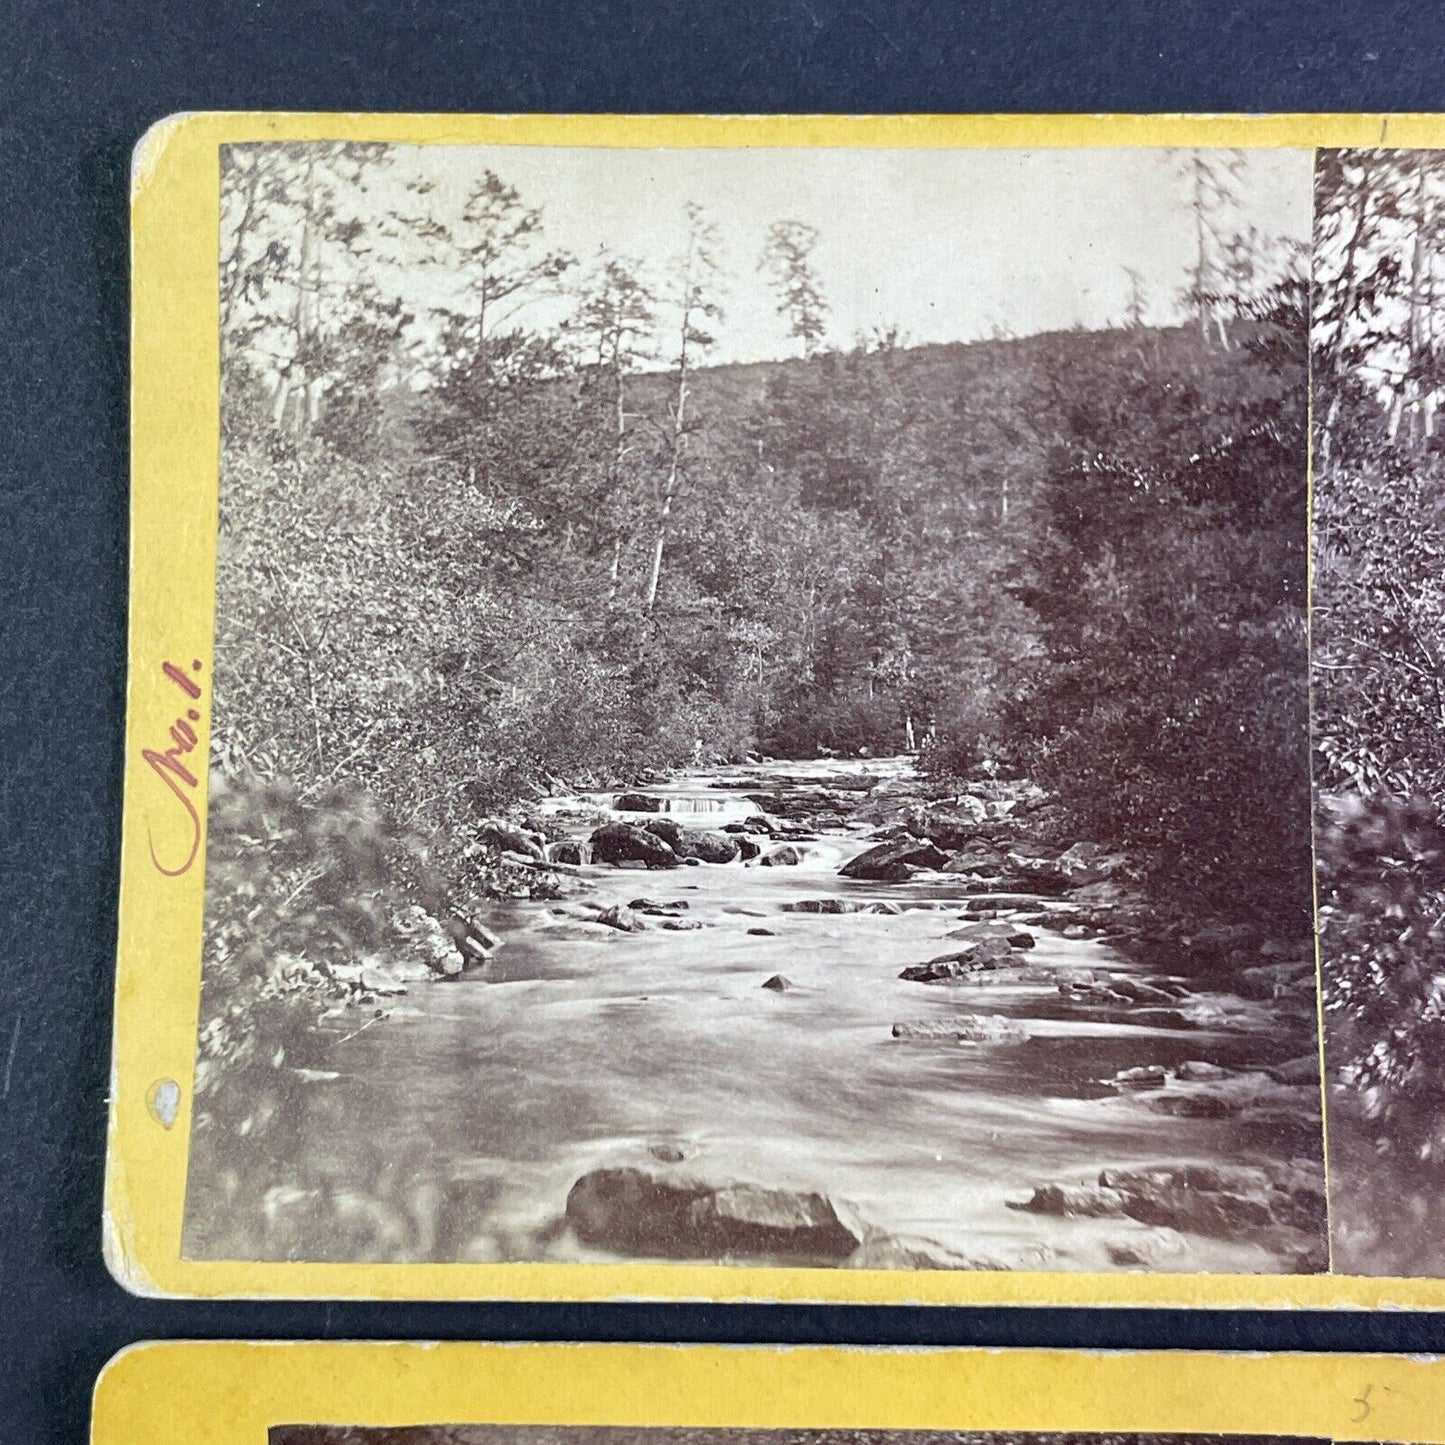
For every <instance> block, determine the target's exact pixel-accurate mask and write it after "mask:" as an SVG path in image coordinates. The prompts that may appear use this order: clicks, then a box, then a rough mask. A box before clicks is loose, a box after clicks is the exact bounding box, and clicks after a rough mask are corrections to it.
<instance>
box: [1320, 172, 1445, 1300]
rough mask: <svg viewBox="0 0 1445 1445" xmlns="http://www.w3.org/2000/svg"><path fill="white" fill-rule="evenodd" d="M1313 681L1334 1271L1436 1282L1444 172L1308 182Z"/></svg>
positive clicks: (1443, 945)
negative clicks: (1311, 225) (1311, 226)
mask: <svg viewBox="0 0 1445 1445" xmlns="http://www.w3.org/2000/svg"><path fill="white" fill-rule="evenodd" d="M1315 217H1316V218H1315V247H1314V266H1313V269H1314V278H1315V279H1314V300H1313V327H1312V342H1311V344H1312V351H1313V378H1314V379H1313V388H1314V428H1315V436H1314V452H1315V469H1314V528H1313V545H1314V590H1313V619H1314V629H1313V652H1312V673H1313V689H1314V712H1315V768H1316V774H1315V776H1316V783H1317V789H1318V806H1317V819H1316V847H1317V851H1318V860H1319V861H1318V866H1319V879H1320V896H1319V904H1320V907H1319V929H1320V960H1321V976H1322V981H1323V999H1324V1024H1325V1052H1326V1065H1327V1069H1328V1083H1329V1090H1328V1116H1329V1154H1330V1206H1331V1234H1332V1247H1333V1251H1334V1258H1335V1264H1336V1267H1337V1268H1339V1269H1342V1270H1347V1271H1349V1272H1350V1273H1354V1274H1369V1275H1396V1276H1402V1275H1439V1274H1441V1273H1445V1233H1442V1227H1445V1207H1442V1186H1445V966H1442V962H1441V958H1442V949H1445V820H1442V818H1441V815H1440V802H1441V800H1442V799H1445V690H1442V689H1445V570H1442V562H1445V437H1442V434H1441V431H1440V428H1439V425H1438V422H1439V416H1438V413H1439V407H1440V402H1441V399H1442V396H1445V283H1442V276H1441V272H1442V265H1441V263H1442V260H1445V157H1442V156H1441V154H1440V153H1439V152H1437V151H1428V150H1322V151H1320V152H1319V153H1318V160H1317V169H1316V176H1315Z"/></svg>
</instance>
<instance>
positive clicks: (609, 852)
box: [589, 823, 681, 868]
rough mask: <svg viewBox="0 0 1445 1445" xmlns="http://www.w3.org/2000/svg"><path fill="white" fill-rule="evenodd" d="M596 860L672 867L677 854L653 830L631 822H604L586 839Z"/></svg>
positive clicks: (654, 866) (648, 866)
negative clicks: (639, 826) (637, 826)
mask: <svg viewBox="0 0 1445 1445" xmlns="http://www.w3.org/2000/svg"><path fill="white" fill-rule="evenodd" d="M589 841H590V843H591V845H592V856H593V857H594V858H596V859H597V861H598V862H599V863H613V864H620V863H638V864H641V865H642V866H644V867H647V868H676V867H677V865H678V863H679V862H680V861H681V860H680V859H679V858H678V856H677V854H676V853H675V852H673V850H672V849H671V848H670V847H669V846H668V845H667V843H665V842H664V841H663V840H662V839H661V838H659V837H658V836H657V835H656V834H655V833H649V832H648V831H647V829H646V828H636V827H634V826H633V825H632V824H631V823H604V824H603V825H602V827H600V828H598V829H597V831H596V832H595V833H593V834H592V837H591V839H590V840H589Z"/></svg>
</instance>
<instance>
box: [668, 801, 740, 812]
mask: <svg viewBox="0 0 1445 1445" xmlns="http://www.w3.org/2000/svg"><path fill="white" fill-rule="evenodd" d="M659 801H660V802H661V803H662V811H663V812H664V813H735V812H736V811H737V803H736V801H735V800H734V799H732V798H662V799H659ZM751 811H754V812H756V811H757V810H756V809H752V810H751Z"/></svg>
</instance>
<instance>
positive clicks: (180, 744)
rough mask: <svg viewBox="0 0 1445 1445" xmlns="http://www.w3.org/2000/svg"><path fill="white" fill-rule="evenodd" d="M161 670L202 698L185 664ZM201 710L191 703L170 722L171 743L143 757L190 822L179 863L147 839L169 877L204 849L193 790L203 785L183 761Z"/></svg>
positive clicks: (182, 870)
mask: <svg viewBox="0 0 1445 1445" xmlns="http://www.w3.org/2000/svg"><path fill="white" fill-rule="evenodd" d="M200 670H201V664H200V661H199V659H198V660H197V661H195V662H192V663H191V672H193V673H199V672H200ZM161 671H162V672H163V673H165V675H166V676H167V677H168V678H169V679H170V680H171V681H172V682H173V683H175V685H176V686H177V687H178V688H180V690H181V691H182V692H183V693H184V694H185V695H186V696H187V697H188V698H190V699H191V701H192V702H199V701H200V697H201V686H200V683H199V682H197V681H196V680H195V678H193V677H191V676H190V675H189V674H188V673H187V672H186V671H185V670H184V669H183V668H180V667H177V666H176V664H175V663H174V662H167V663H164V664H162V666H161ZM200 720H201V714H200V710H199V709H198V708H195V707H188V708H187V709H186V711H185V715H184V716H182V717H178V718H177V719H176V720H175V722H173V723H172V724H171V745H170V747H168V748H166V749H165V750H164V751H161V750H160V749H158V748H146V749H145V750H144V751H143V752H142V753H141V757H142V758H144V759H145V761H146V762H147V763H149V764H150V767H151V770H152V771H153V772H154V773H155V775H156V776H157V777H158V778H159V779H160V780H161V782H163V783H164V784H165V785H166V787H167V788H169V789H170V790H171V792H172V793H173V794H174V795H175V797H176V800H177V801H178V802H179V803H180V805H181V807H182V808H184V809H185V812H186V817H187V819H188V820H189V822H190V840H191V845H190V851H189V852H187V854H186V856H185V859H184V861H182V862H181V864H180V865H179V866H178V867H175V868H168V867H167V866H166V865H165V864H164V863H162V862H161V860H160V859H159V858H158V857H157V856H156V845H155V840H154V838H151V839H148V842H149V844H150V850H151V862H152V863H154V864H155V865H156V868H157V870H158V871H160V872H161V873H164V874H165V876H166V877H167V878H178V877H180V875H181V874H182V873H185V872H188V871H189V869H190V867H191V865H192V864H193V863H194V862H195V861H196V854H197V853H199V852H200V851H201V816H200V814H199V813H197V812H196V804H195V800H194V796H193V795H194V793H195V790H196V788H197V787H199V786H200V779H199V778H198V777H197V776H196V774H195V773H194V772H192V771H191V769H190V768H189V767H188V766H187V765H186V764H185V762H183V761H182V759H184V758H185V756H186V754H187V753H189V752H192V751H194V749H195V747H196V743H197V742H198V741H199V739H198V736H197V733H196V729H195V727H194V726H193V724H195V723H198V722H200Z"/></svg>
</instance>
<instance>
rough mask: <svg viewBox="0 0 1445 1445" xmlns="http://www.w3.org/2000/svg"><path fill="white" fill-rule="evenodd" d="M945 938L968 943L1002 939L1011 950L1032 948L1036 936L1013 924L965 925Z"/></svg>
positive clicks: (947, 934)
mask: <svg viewBox="0 0 1445 1445" xmlns="http://www.w3.org/2000/svg"><path fill="white" fill-rule="evenodd" d="M944 937H945V938H949V939H954V938H956V939H959V940H961V941H963V942H967V943H980V942H982V941H983V940H984V939H989V938H1001V939H1002V940H1003V941H1004V942H1005V943H1007V944H1008V946H1009V947H1010V948H1032V947H1033V946H1034V936H1033V934H1032V933H1030V932H1029V931H1028V930H1027V929H1026V928H1017V927H1015V926H1014V925H1013V924H1011V923H965V924H964V926H963V927H962V928H955V929H954V930H953V931H952V932H951V933H946V934H944Z"/></svg>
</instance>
